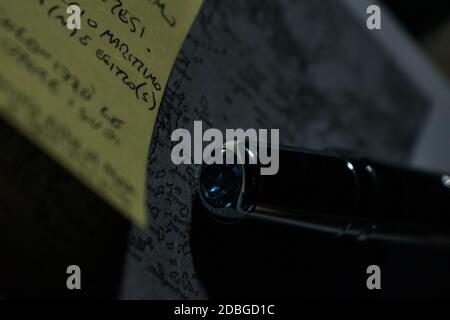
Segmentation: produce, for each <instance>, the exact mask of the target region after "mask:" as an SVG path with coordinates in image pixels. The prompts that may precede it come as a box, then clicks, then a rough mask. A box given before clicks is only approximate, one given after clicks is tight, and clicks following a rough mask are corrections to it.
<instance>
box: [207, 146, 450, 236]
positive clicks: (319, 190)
mask: <svg viewBox="0 0 450 320" xmlns="http://www.w3.org/2000/svg"><path fill="white" fill-rule="evenodd" d="M229 145H230V144H228V145H227V146H229ZM230 150H231V151H230ZM232 150H235V149H233V148H232V149H230V148H229V147H226V152H235V151H232ZM245 150H246V151H245V152H246V153H249V154H250V155H251V156H253V157H255V155H254V154H253V153H252V152H250V151H249V150H248V149H245ZM277 151H278V152H279V166H278V167H279V170H278V172H277V173H276V174H273V175H264V174H262V171H261V170H260V166H259V165H258V164H257V165H255V164H248V163H246V164H232V165H227V164H215V165H204V166H203V167H202V170H201V174H200V185H201V188H200V189H201V190H200V198H201V200H202V202H203V204H204V205H205V206H206V207H207V209H208V211H210V212H212V213H214V214H216V216H219V215H221V216H224V215H225V216H227V218H230V217H231V218H233V219H241V218H253V219H262V220H267V221H271V222H276V223H285V224H289V225H293V226H299V227H302V228H307V229H312V230H317V231H322V232H327V233H331V234H333V235H350V236H356V237H357V238H358V239H382V240H392V241H403V242H416V243H424V244H428V243H432V244H443V245H450V177H449V176H447V175H445V174H436V173H429V172H424V171H420V170H415V169H411V168H406V167H399V166H394V165H389V164H384V163H382V162H378V161H372V160H369V159H365V158H360V157H356V156H354V155H348V154H344V153H319V152H311V151H306V150H298V149H287V148H280V149H279V150H277ZM272 152H274V150H270V151H269V153H270V154H272Z"/></svg>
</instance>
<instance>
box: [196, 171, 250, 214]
mask: <svg viewBox="0 0 450 320" xmlns="http://www.w3.org/2000/svg"><path fill="white" fill-rule="evenodd" d="M242 176H243V171H242V165H240V164H230V165H228V164H212V165H205V166H203V168H202V173H201V181H200V189H201V192H202V195H203V198H204V199H205V200H206V201H207V202H208V204H209V205H211V206H212V207H214V208H217V209H223V208H229V207H231V206H232V205H233V204H235V202H236V200H237V198H238V195H239V192H240V189H241V184H242Z"/></svg>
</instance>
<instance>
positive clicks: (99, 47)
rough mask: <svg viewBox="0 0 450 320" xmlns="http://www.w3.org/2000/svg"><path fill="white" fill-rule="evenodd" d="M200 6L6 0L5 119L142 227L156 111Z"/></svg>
mask: <svg viewBox="0 0 450 320" xmlns="http://www.w3.org/2000/svg"><path fill="white" fill-rule="evenodd" d="M73 3H76V4H77V5H78V7H79V8H80V9H81V12H80V15H79V16H80V21H81V25H80V27H81V28H80V29H73V30H70V29H69V28H68V27H67V19H68V18H69V17H71V13H74V11H71V12H69V13H67V9H68V7H69V5H70V4H73ZM201 3H202V0H134V1H132V0H128V1H126V0H78V1H76V2H75V1H69V0H29V1H11V0H0V115H1V116H2V117H3V118H4V119H6V120H7V121H8V122H10V123H11V124H12V125H14V126H15V127H16V128H18V129H19V130H20V131H21V132H23V133H24V134H25V135H26V136H28V137H29V138H30V139H31V140H32V141H33V142H35V143H36V144H37V145H39V146H40V147H42V148H43V149H44V150H45V151H46V152H48V153H49V154H50V155H51V156H52V157H54V158H55V159H56V160H57V161H58V162H59V163H61V164H62V165H63V166H64V167H65V168H67V169H68V170H69V171H71V172H72V173H73V174H74V175H75V176H77V177H78V178H79V179H80V180H81V181H83V182H84V183H86V184H87V185H88V186H89V187H91V188H92V189H93V190H94V191H95V192H97V193H98V194H99V195H100V196H101V197H103V198H104V199H105V200H106V201H108V202H109V203H110V204H111V205H112V206H114V207H115V208H117V209H118V210H119V211H120V212H122V213H123V214H124V215H125V216H126V217H128V218H130V219H131V220H132V221H133V222H135V223H136V224H137V225H140V226H143V225H145V224H146V222H147V221H146V220H147V218H146V217H147V214H146V178H147V171H146V164H147V158H148V154H147V153H148V150H149V146H150V142H151V136H152V132H153V128H154V125H155V121H156V116H157V113H158V109H159V105H160V103H161V99H162V97H163V93H164V89H165V86H166V83H167V80H168V77H169V75H170V71H171V69H172V66H173V64H174V61H175V59H176V56H177V53H178V51H179V49H180V47H181V44H182V42H183V40H184V38H185V37H186V34H187V32H188V31H189V28H190V26H191V24H192V22H193V21H194V18H195V16H196V15H197V13H198V11H199V9H200V6H201ZM75 13H76V12H75ZM75 17H76V16H75ZM70 21H72V20H71V19H70ZM74 21H76V20H74ZM2 156H7V155H2ZM30 179H32V177H30ZM150 183H151V182H150Z"/></svg>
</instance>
